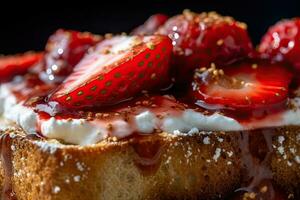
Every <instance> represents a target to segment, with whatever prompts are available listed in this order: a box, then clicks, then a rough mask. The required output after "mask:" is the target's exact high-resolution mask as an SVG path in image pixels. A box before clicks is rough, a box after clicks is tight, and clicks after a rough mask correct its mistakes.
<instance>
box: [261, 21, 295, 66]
mask: <svg viewBox="0 0 300 200" xmlns="http://www.w3.org/2000/svg"><path fill="white" fill-rule="evenodd" d="M258 50H259V52H261V53H262V54H263V56H264V57H267V58H270V57H271V58H273V59H275V60H276V61H282V60H285V61H288V62H290V63H291V64H292V65H293V66H294V67H295V68H296V69H298V70H300V56H299V55H300V18H295V19H290V20H283V21H280V22H278V23H277V24H275V25H274V26H272V27H271V28H270V29H269V30H268V32H267V33H266V34H265V35H264V37H263V38H262V41H261V43H260V45H259V48H258Z"/></svg>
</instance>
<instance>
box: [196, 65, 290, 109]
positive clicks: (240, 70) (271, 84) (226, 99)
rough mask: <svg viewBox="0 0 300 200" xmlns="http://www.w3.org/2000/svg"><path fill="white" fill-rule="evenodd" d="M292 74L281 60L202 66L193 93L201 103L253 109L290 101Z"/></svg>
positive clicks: (209, 105)
mask: <svg viewBox="0 0 300 200" xmlns="http://www.w3.org/2000/svg"><path fill="white" fill-rule="evenodd" d="M291 79H292V74H291V73H290V72H289V70H288V69H287V68H286V67H285V66H283V65H281V64H278V63H277V64H271V63H268V62H266V61H258V62H255V61H248V62H242V63H239V64H235V65H231V66H228V67H225V68H224V69H222V70H218V69H216V68H215V67H214V66H213V67H212V68H210V69H208V70H205V69H202V70H198V71H197V72H196V73H195V76H194V82H193V84H192V85H193V94H194V97H195V98H196V99H197V100H199V102H198V103H200V104H201V105H206V106H208V107H215V108H221V109H230V110H249V111H250V110H253V109H261V108H266V107H272V106H276V105H279V104H282V103H284V102H286V100H287V95H288V87H289V84H290V82H291Z"/></svg>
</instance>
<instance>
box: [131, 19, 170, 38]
mask: <svg viewBox="0 0 300 200" xmlns="http://www.w3.org/2000/svg"><path fill="white" fill-rule="evenodd" d="M168 18H169V17H168V16H167V15H164V14H155V15H152V16H150V17H149V18H148V19H147V20H146V21H145V23H144V24H142V25H141V26H139V27H137V28H135V29H134V30H133V31H132V33H131V34H132V35H152V34H154V33H155V32H156V31H157V30H158V28H159V27H160V26H162V25H163V24H164V23H165V22H166V21H167V20H168Z"/></svg>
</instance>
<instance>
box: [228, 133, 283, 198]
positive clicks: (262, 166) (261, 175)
mask: <svg viewBox="0 0 300 200" xmlns="http://www.w3.org/2000/svg"><path fill="white" fill-rule="evenodd" d="M274 135H275V130H274V129H273V128H268V129H259V130H253V131H241V132H240V138H239V146H240V151H241V164H242V167H243V177H242V185H241V188H239V189H237V190H236V191H235V193H237V195H235V197H234V198H232V199H234V200H239V199H240V200H247V199H249V200H250V199H261V200H284V199H287V197H286V195H285V194H284V193H283V192H282V191H281V190H280V189H279V188H278V187H276V185H274V183H273V181H272V179H273V177H272V171H271V169H270V161H271V156H272V154H273V148H272V138H273V136H274Z"/></svg>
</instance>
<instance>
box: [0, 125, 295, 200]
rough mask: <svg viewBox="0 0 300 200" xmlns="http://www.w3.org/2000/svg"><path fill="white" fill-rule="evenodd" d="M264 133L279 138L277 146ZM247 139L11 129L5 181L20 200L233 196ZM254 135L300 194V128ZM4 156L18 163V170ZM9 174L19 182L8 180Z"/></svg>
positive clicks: (278, 180) (282, 183) (278, 173)
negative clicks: (80, 138)
mask: <svg viewBox="0 0 300 200" xmlns="http://www.w3.org/2000/svg"><path fill="white" fill-rule="evenodd" d="M243 134H244V135H243ZM259 135H260V136H262V137H257V136H259ZM263 135H265V136H266V135H269V136H271V137H269V138H271V141H272V144H268V142H266V140H265V139H264V137H263ZM8 136H9V137H8ZM244 136H245V133H241V132H200V133H198V134H194V135H184V134H177V135H170V134H167V133H160V134H152V135H149V136H143V137H142V136H139V137H132V138H128V139H124V140H119V141H118V140H116V139H115V138H110V139H107V140H105V141H102V142H100V143H98V144H96V145H90V146H77V145H68V144H62V143H60V142H59V141H56V140H46V139H43V138H32V137H28V136H26V134H25V133H24V131H22V130H21V129H18V128H11V129H8V130H6V131H5V132H1V138H2V140H3V138H6V143H5V144H6V148H5V147H4V146H5V145H3V143H2V147H1V148H2V158H3V159H2V162H1V165H0V166H1V175H0V183H1V187H2V188H3V187H5V188H6V189H9V187H11V188H12V189H13V191H14V193H15V197H17V199H18V200H29V199H30V200H65V199H68V200H73V199H74V200H75V199H76V200H81V199H89V200H96V199H97V200H99V199H101V200H110V199H123V200H124V199H225V198H226V197H228V195H230V194H231V193H232V192H234V191H235V190H236V189H238V188H240V187H241V184H242V180H243V172H244V164H245V162H244V161H243V159H244V158H243V155H242V154H243V152H244V150H245V148H246V151H247V149H250V148H247V145H246V146H245V143H243V142H241V141H243V137H244ZM248 136H249V137H248V139H249V140H247V141H249V147H251V145H254V146H255V148H253V149H256V150H259V149H260V148H262V149H263V148H264V147H266V146H268V147H271V149H272V154H271V156H270V162H269V164H270V167H269V168H270V170H271V172H272V177H273V181H274V183H275V184H276V185H278V186H279V187H281V188H284V189H285V190H286V191H287V192H288V193H290V195H289V196H290V197H295V198H296V197H297V195H299V188H300V159H299V158H300V144H299V140H300V127H291V126H289V127H283V128H277V129H273V131H272V133H270V132H269V131H267V132H266V133H264V134H255V133H250V134H248ZM252 136H254V137H252ZM7 138H9V139H7ZM251 138H256V139H254V140H253V139H251ZM7 145H9V146H7ZM4 149H6V150H7V151H8V152H7V151H6V157H5V155H4V156H3V152H4ZM243 149H244V150H243ZM248 152H249V151H248ZM257 152H259V151H257ZM9 154H10V156H7V155H9ZM4 160H5V161H6V162H10V163H11V168H10V169H9V168H8V166H9V164H7V163H5V164H4V163H3V161H4ZM4 168H6V171H5V170H4ZM9 171H11V172H9ZM9 174H10V175H11V182H10V181H9V180H8V179H7V177H6V179H5V178H4V177H5V175H9ZM297 193H298V194H297Z"/></svg>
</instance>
